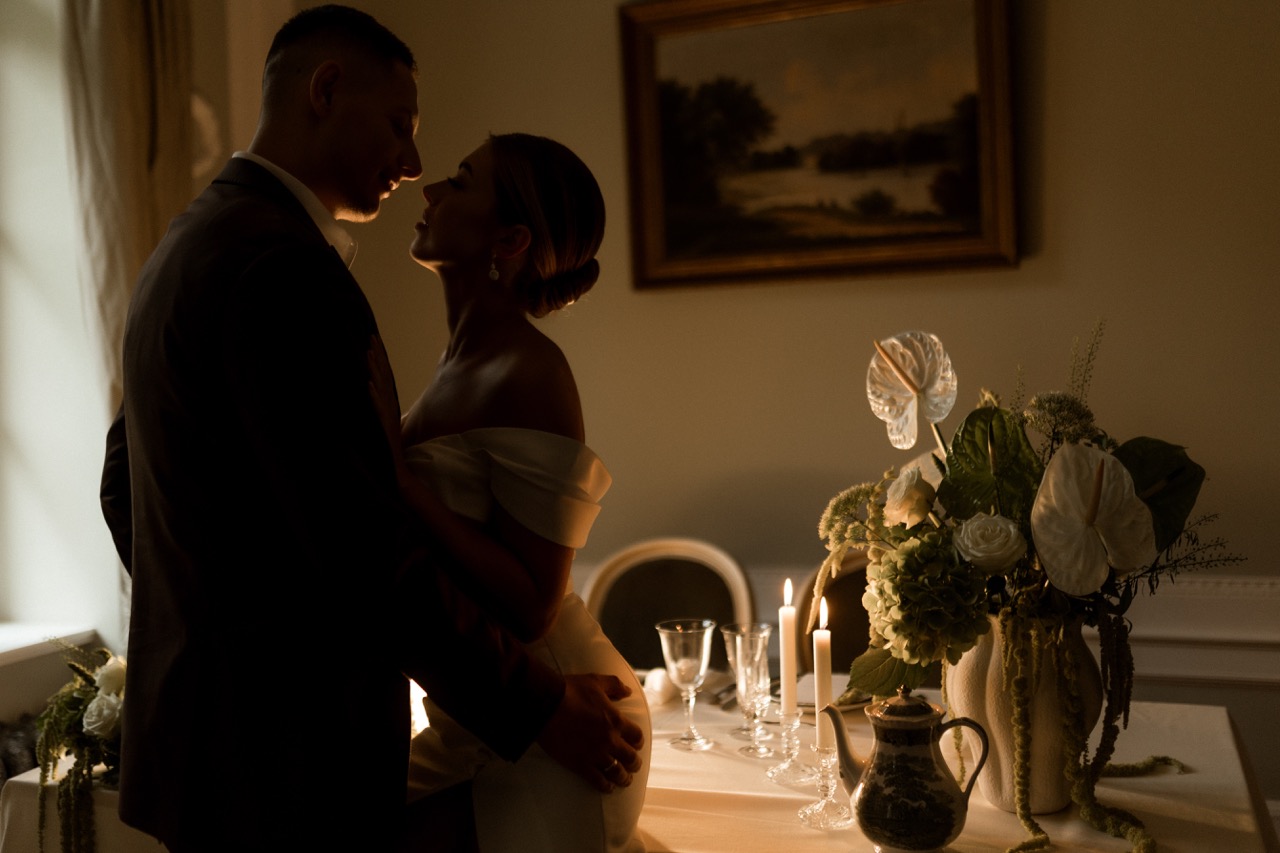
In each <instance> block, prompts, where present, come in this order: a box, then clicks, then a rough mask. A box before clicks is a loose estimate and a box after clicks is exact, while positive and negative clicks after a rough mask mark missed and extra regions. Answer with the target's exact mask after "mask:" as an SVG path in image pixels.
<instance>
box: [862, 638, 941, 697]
mask: <svg viewBox="0 0 1280 853" xmlns="http://www.w3.org/2000/svg"><path fill="white" fill-rule="evenodd" d="M928 673H929V668H928V667H927V666H923V665H921V664H916V663H907V662H906V661H903V660H899V659H898V658H895V657H894V656H893V655H892V654H890V653H889V650H888V649H867V650H866V651H865V652H863V653H862V654H860V655H859V656H858V657H857V658H855V659H854V661H853V666H851V667H849V686H850V687H856V688H857V689H859V690H861V691H862V692H863V693H870V694H871V695H872V696H892V695H894V694H895V693H897V692H898V688H899V687H910V688H911V689H913V690H914V689H915V688H917V687H919V686H920V685H921V684H923V683H924V679H925V676H926V675H928Z"/></svg>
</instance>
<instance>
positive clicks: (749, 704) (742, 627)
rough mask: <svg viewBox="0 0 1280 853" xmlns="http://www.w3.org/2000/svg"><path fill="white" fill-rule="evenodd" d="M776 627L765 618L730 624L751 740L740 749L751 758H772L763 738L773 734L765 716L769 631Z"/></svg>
mask: <svg viewBox="0 0 1280 853" xmlns="http://www.w3.org/2000/svg"><path fill="white" fill-rule="evenodd" d="M772 630H773V627H772V626H771V625H769V624H767V623H764V622H745V623H737V622H735V623H734V624H732V625H726V626H725V627H723V628H721V629H720V632H721V633H722V634H724V644H725V649H726V651H727V654H728V658H729V660H730V661H731V662H732V664H733V674H734V678H735V680H736V682H737V687H738V704H739V705H741V706H742V713H743V714H744V715H745V716H746V718H747V731H748V734H749V735H750V740H751V744H750V745H749V746H744V747H742V748H741V749H740V750H738V751H739V752H741V753H742V754H743V755H746V756H748V757H750V758H769V757H771V756H772V755H773V750H772V749H769V747H767V746H764V745H763V744H762V743H761V741H763V740H767V739H768V738H769V737H771V735H769V734H768V733H767V732H766V731H765V728H764V722H763V717H764V714H765V711H767V710H768V708H769V702H770V695H769V635H770V633H771V632H772Z"/></svg>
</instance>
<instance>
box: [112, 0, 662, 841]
mask: <svg viewBox="0 0 1280 853" xmlns="http://www.w3.org/2000/svg"><path fill="white" fill-rule="evenodd" d="M415 78H416V66H415V65H414V60H413V56H412V54H411V53H410V51H409V49H408V48H407V47H405V45H404V44H403V43H402V42H401V41H400V40H399V39H397V38H396V37H395V36H394V35H392V34H391V33H390V32H388V31H387V30H385V29H384V28H383V27H382V26H381V25H379V24H378V23H377V22H376V21H374V20H373V19H372V18H370V17H369V16H367V15H365V14H364V13H361V12H356V11H354V10H351V9H346V8H343V7H324V8H321V9H317V10H308V11H306V12H303V13H301V14H299V15H298V16H296V17H295V18H294V19H293V20H291V21H290V22H289V23H287V24H286V25H285V26H284V27H283V28H282V29H281V30H280V32H279V33H278V34H277V36H276V39H275V41H274V43H273V44H272V48H271V51H270V53H269V55H268V58H267V65H266V71H265V74H264V87H263V108H262V114H261V118H260V123H259V126H258V130H257V133H256V135H255V137H254V140H253V143H252V144H251V145H250V147H249V151H248V152H247V153H246V154H242V155H237V156H235V157H233V158H232V159H231V161H230V162H228V164H227V165H226V167H225V168H224V169H223V171H222V173H221V174H220V175H219V176H218V177H217V178H216V179H215V180H214V182H213V184H212V185H211V186H210V187H209V188H208V189H206V190H205V191H204V193H203V194H201V195H200V196H199V197H198V198H197V199H196V200H195V201H194V202H193V203H192V204H191V206H190V207H189V208H188V209H187V210H186V211H185V212H184V213H183V214H181V215H180V216H178V217H177V218H176V219H175V220H174V221H173V223H172V224H171V225H170V228H169V231H168V233H167V234H166V235H165V237H164V239H163V240H162V241H161V243H160V245H159V246H158V247H157V248H156V250H155V252H154V253H153V255H152V256H151V258H150V259H149V260H148V262H147V263H146V265H145V266H144V268H143V270H142V272H141V274H140V276H139V279H138V283H137V289H136V291H135V294H134V297H133V302H132V304H131V306H130V309H129V317H128V325H127V329H126V334H125V344H124V376H125V391H124V402H123V405H122V407H121V411H120V414H119V415H118V416H117V418H116V420H115V422H114V423H113V425H112V427H111V430H110V432H109V435H108V443H107V456H106V462H105V465H104V470H103V487H102V501H103V510H104V515H105V516H106V518H107V521H108V524H109V526H110V527H111V530H112V534H113V536H114V537H115V541H116V545H117V549H118V551H119V553H120V556H121V558H122V559H123V560H124V562H125V565H126V567H128V568H129V570H130V573H131V575H132V578H133V601H132V616H131V624H130V630H129V646H128V661H129V669H128V684H127V688H126V697H127V699H126V702H125V720H124V730H123V731H124V733H123V738H124V741H123V762H122V767H121V776H120V811H121V816H122V818H123V820H124V821H125V822H126V823H128V824H130V825H132V826H135V827H138V828H139V829H142V830H143V831H145V832H148V833H150V834H152V835H155V836H156V837H158V838H159V839H160V840H161V841H163V842H164V843H165V845H166V846H167V847H169V848H170V849H171V850H173V851H176V853H187V851H214V850H217V851H221V853H227V852H228V851H257V850H263V851H265V850H273V851H280V850H299V851H302V850H311V849H321V848H322V847H323V849H331V848H337V849H344V850H361V851H364V850H370V851H377V850H382V849H387V848H388V847H389V846H390V844H391V842H392V838H393V836H394V835H395V834H396V832H397V827H398V824H399V822H400V821H401V819H402V813H403V809H404V797H405V791H404V788H405V773H406V766H407V755H408V736H409V721H408V710H409V709H408V698H407V681H406V679H405V675H406V674H407V675H408V676H410V677H412V678H413V679H415V680H416V681H418V682H419V683H420V684H422V685H423V687H424V688H425V689H426V690H427V691H428V692H429V693H430V694H431V695H432V697H433V698H434V699H435V700H436V701H437V702H439V703H440V704H441V705H442V706H443V707H445V708H446V710H448V711H449V713H450V714H451V715H453V716H454V717H455V718H456V719H458V720H459V721H461V722H463V723H464V724H465V725H467V726H468V727H469V728H471V729H472V730H473V731H474V732H475V733H476V734H477V735H478V736H479V737H480V738H481V739H482V740H484V741H485V742H486V743H487V744H488V745H489V746H490V748H492V749H493V750H494V752H495V753H497V754H499V755H501V756H503V757H505V758H509V759H514V758H516V757H518V756H519V755H520V754H522V753H523V751H524V750H525V749H526V748H527V747H528V746H529V745H530V744H531V743H533V742H534V741H535V740H536V741H537V742H538V743H540V744H541V745H542V746H543V747H544V748H546V749H547V750H548V752H550V753H551V754H552V755H553V756H556V757H557V758H558V759H560V760H561V761H562V762H563V763H565V764H566V765H567V766H569V767H570V768H571V769H573V770H575V771H577V772H578V773H579V774H580V775H582V776H583V777H584V778H585V779H586V780H587V781H588V782H589V783H591V784H594V785H596V786H597V787H600V788H602V789H605V790H608V789H609V788H610V787H611V786H615V785H626V784H629V782H630V773H629V772H628V770H631V771H634V770H635V769H637V768H638V759H637V757H636V753H635V750H634V746H635V745H636V744H637V743H638V742H639V738H640V733H639V731H638V730H637V729H635V727H634V726H632V725H631V724H629V723H627V722H625V721H624V720H623V718H622V717H621V716H620V715H619V714H618V713H617V711H616V710H615V709H614V708H613V706H612V702H611V698H618V696H619V695H621V694H624V693H625V692H626V690H625V688H623V687H622V686H621V685H620V684H619V683H618V682H617V680H616V679H606V678H603V677H597V676H585V677H581V678H577V677H571V678H567V679H565V678H562V677H561V676H559V675H558V674H555V673H552V672H551V671H549V670H548V669H546V668H545V667H543V666H541V665H540V664H538V663H537V662H535V661H533V660H531V659H530V658H529V657H527V656H526V654H525V653H524V651H523V649H522V647H521V646H520V645H519V644H518V643H517V642H516V641H515V640H514V639H513V638H512V637H510V636H509V635H508V634H506V633H505V632H504V631H502V630H500V629H499V628H497V627H495V625H494V624H493V623H492V622H490V621H489V619H488V618H487V617H486V616H485V614H484V612H483V610H481V609H479V608H477V607H476V606H475V605H474V604H473V603H472V602H470V601H469V600H467V599H466V598H465V597H464V596H463V595H462V594H460V593H459V592H458V591H457V590H456V589H455V588H454V587H453V586H452V585H451V584H450V583H449V581H448V580H447V579H446V578H445V577H444V576H443V573H442V572H440V571H438V570H437V569H436V567H435V566H434V564H433V563H432V561H431V553H432V543H431V541H430V539H429V538H428V534H427V533H426V532H425V531H424V530H423V529H422V528H421V527H420V526H419V525H418V524H417V522H416V521H415V520H414V519H413V518H412V517H411V515H410V514H409V513H408V512H407V510H406V509H405V507H404V506H403V505H402V503H401V501H400V498H399V493H398V491H397V488H396V483H395V475H394V471H393V468H392V464H391V456H390V451H389V448H388V446H387V442H386V438H385V436H384V433H383V431H382V428H381V426H380V424H379V421H378V417H377V415H376V413H375V410H374V407H373V405H372V402H371V398H370V395H369V388H368V383H369V377H368V371H367V360H366V358H367V357H366V354H367V352H368V348H369V346H370V342H371V340H373V339H374V338H375V336H376V334H377V328H376V325H375V323H374V318H373V314H372V312H371V310H370V308H369V305H368V303H367V302H366V301H365V298H364V296H363V294H362V293H361V291H360V289H359V287H358V285H357V284H356V282H355V280H354V279H353V278H352V276H351V274H350V273H349V272H348V270H347V264H346V262H347V261H349V260H350V253H351V251H352V244H351V241H350V240H349V238H348V237H347V236H346V234H345V232H344V231H343V230H342V228H341V227H340V226H339V225H338V223H337V220H338V219H346V220H354V221H359V220H364V219H371V218H373V217H374V216H375V215H376V214H377V212H378V208H379V205H380V203H381V200H382V199H383V198H385V197H387V196H388V195H389V194H390V193H391V192H392V191H393V190H394V189H395V188H396V186H397V184H398V183H399V182H400V181H402V180H413V179H416V178H417V177H419V176H420V174H421V163H420V161H419V158H418V152H417V149H416V147H415V144H414V134H415V131H416V129H417V87H416V80H415Z"/></svg>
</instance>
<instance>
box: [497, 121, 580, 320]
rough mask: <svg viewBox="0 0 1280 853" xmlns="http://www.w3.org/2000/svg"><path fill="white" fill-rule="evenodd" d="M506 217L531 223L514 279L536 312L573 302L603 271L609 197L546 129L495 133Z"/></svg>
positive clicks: (500, 201) (507, 221)
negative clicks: (525, 260) (538, 132)
mask: <svg viewBox="0 0 1280 853" xmlns="http://www.w3.org/2000/svg"><path fill="white" fill-rule="evenodd" d="M489 149H490V151H491V152H492V153H493V183H494V191H495V194H496V197H497V207H498V220H499V221H500V222H501V223H502V224H503V225H524V226H525V227H527V228H528V229H529V233H530V236H531V239H530V242H529V250H528V254H529V262H528V263H527V264H525V266H524V268H523V269H522V270H521V271H520V274H519V275H518V276H517V277H516V280H515V283H514V286H515V288H516V291H517V293H518V294H519V295H520V296H521V297H522V298H523V301H524V305H525V310H526V311H527V312H528V313H529V314H530V316H533V317H545V316H546V315H547V314H550V313H551V312H552V311H557V310H559V309H561V308H564V307H565V306H566V305H570V304H572V303H573V302H575V301H576V300H578V299H579V298H581V297H582V295H583V294H584V293H586V292H587V291H588V290H590V289H591V286H592V285H594V284H595V283H596V279H597V278H599V276H600V263H599V262H598V261H597V260H596V251H597V250H598V249H599V248H600V241H601V240H602V239H604V197H603V196H602V195H601V194H600V186H599V184H597V183H596V179H595V176H594V175H592V174H591V170H590V169H588V168H587V166H586V164H585V163H583V162H582V160H580V159H579V158H578V155H576V154H574V153H573V152H572V151H570V150H569V149H568V148H566V147H565V146H563V145H561V144H560V143H559V142H556V141H555V140H552V139H547V138H546V137H543V136H533V135H531V134H528V133H503V134H496V135H490V136H489Z"/></svg>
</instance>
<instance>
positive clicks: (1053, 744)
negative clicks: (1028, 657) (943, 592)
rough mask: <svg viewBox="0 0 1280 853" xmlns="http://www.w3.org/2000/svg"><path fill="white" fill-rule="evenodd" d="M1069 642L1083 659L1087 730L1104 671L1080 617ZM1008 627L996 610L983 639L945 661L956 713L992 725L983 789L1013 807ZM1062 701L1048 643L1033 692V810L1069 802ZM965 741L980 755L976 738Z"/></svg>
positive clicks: (1097, 708)
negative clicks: (1003, 625)
mask: <svg viewBox="0 0 1280 853" xmlns="http://www.w3.org/2000/svg"><path fill="white" fill-rule="evenodd" d="M1064 642H1067V643H1070V644H1071V645H1072V650H1073V651H1074V654H1075V658H1076V660H1077V661H1079V663H1080V666H1079V670H1080V671H1079V672H1078V673H1077V677H1076V683H1077V684H1078V685H1079V691H1080V698H1081V702H1082V705H1083V710H1084V724H1085V732H1086V733H1088V732H1090V731H1092V730H1093V727H1094V726H1095V725H1097V723H1098V717H1099V715H1100V714H1101V712H1102V675H1101V673H1100V672H1099V670H1098V663H1097V661H1096V660H1094V657H1093V653H1092V652H1090V650H1089V647H1088V646H1087V645H1085V642H1084V638H1083V637H1082V636H1081V634H1080V624H1079V623H1078V622H1077V623H1075V624H1074V625H1072V626H1071V627H1069V628H1068V630H1067V631H1066V632H1065V635H1064ZM1003 643H1004V638H1003V635H1002V633H1001V631H1000V623H999V621H998V620H997V619H995V618H994V617H992V619H991V630H990V631H988V632H987V634H986V635H985V636H983V637H982V638H981V639H980V640H979V641H978V645H977V646H975V647H974V648H972V649H970V650H969V651H967V652H965V653H964V656H963V657H961V659H960V662H959V663H958V664H955V665H954V666H949V667H947V675H946V679H947V681H946V688H947V702H948V704H949V705H950V707H951V712H952V714H953V715H954V716H957V717H969V718H970V719H972V720H976V721H977V722H978V723H979V724H980V725H981V726H982V727H983V728H984V729H986V731H987V739H988V742H989V744H990V749H989V751H988V753H987V765H986V767H985V768H983V770H982V773H981V774H979V776H978V790H979V791H980V792H981V793H982V795H983V796H984V797H986V798H987V801H988V802H990V803H991V804H992V805H994V806H996V807H998V808H1001V809H1004V810H1005V811H1007V812H1016V811H1017V808H1016V806H1015V804H1014V788H1013V766H1014V764H1013V723H1012V720H1013V703H1012V701H1011V698H1010V694H1009V691H1008V690H1006V689H1005V686H1004V665H1003V662H1002V660H1001V657H1002V651H1001V649H1002V646H1003ZM1062 710H1063V709H1062V701H1061V700H1060V699H1059V696H1058V679H1057V676H1056V673H1055V671H1054V669H1053V658H1052V650H1050V649H1045V650H1043V653H1042V657H1041V660H1040V679H1039V681H1038V682H1037V684H1036V687H1035V691H1034V692H1033V694H1032V697H1031V728H1030V731H1031V762H1030V783H1031V784H1030V799H1031V813H1032V814H1049V813H1051V812H1056V811H1060V810H1061V809H1064V808H1066V807H1067V806H1068V805H1069V804H1070V803H1071V790H1070V787H1069V786H1068V783H1067V780H1066V777H1065V776H1064V774H1063V768H1064V767H1065V757H1064V755H1063V752H1062V740H1063V737H1062ZM964 736H965V745H966V746H967V747H968V750H969V753H970V754H971V755H976V754H977V752H976V750H977V748H978V746H977V744H976V743H972V744H971V743H969V739H970V737H972V736H971V735H970V734H969V732H967V731H965V732H964Z"/></svg>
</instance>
